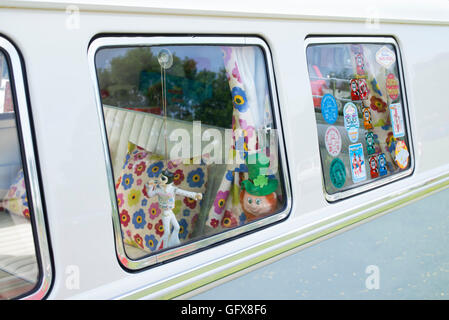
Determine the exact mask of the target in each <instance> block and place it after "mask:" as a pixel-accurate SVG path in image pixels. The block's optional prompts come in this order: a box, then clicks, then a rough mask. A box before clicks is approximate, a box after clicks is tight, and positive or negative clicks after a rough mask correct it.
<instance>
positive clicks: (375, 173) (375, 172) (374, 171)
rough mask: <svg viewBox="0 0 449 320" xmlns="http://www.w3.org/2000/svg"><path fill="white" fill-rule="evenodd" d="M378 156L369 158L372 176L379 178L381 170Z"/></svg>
mask: <svg viewBox="0 0 449 320" xmlns="http://www.w3.org/2000/svg"><path fill="white" fill-rule="evenodd" d="M376 158H377V157H376V156H372V157H371V158H369V168H370V174H371V178H372V179H374V178H377V177H378V176H379V170H378V169H377V159H376Z"/></svg>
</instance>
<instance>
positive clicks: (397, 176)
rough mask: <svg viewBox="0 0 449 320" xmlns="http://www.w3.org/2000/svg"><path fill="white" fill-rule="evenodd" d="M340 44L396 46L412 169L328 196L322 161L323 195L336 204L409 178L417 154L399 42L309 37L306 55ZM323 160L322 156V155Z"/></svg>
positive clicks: (392, 39)
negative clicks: (315, 46) (315, 48)
mask: <svg viewBox="0 0 449 320" xmlns="http://www.w3.org/2000/svg"><path fill="white" fill-rule="evenodd" d="M339 43H354V44H358V43H362V44H363V43H374V44H385V43H386V44H391V45H393V46H394V48H395V50H396V56H397V63H398V70H399V83H400V86H401V98H402V101H401V103H402V105H403V110H404V115H405V126H406V128H407V130H406V131H407V140H408V143H409V149H410V150H409V151H410V168H408V169H407V170H405V171H402V172H399V173H396V174H394V175H392V176H388V177H386V178H383V179H380V180H377V181H373V182H368V183H366V184H364V185H361V186H355V187H353V188H351V189H349V190H346V191H341V192H337V193H334V194H328V193H327V190H326V187H325V184H324V176H323V168H322V161H320V167H321V180H322V186H323V193H324V196H325V198H326V200H327V201H329V202H334V201H337V200H342V199H345V198H348V197H351V196H354V195H357V194H360V193H363V192H366V191H369V190H372V189H374V188H377V187H380V186H383V185H386V184H388V183H391V182H393V181H396V180H398V179H401V178H403V177H406V176H409V175H411V174H412V172H413V171H414V169H415V153H414V149H413V139H412V137H411V125H410V119H409V108H408V102H407V95H406V91H405V78H404V75H403V70H402V59H401V51H400V50H399V46H398V44H397V42H396V41H395V40H394V38H392V37H377V36H376V37H366V36H353V37H337V36H333V37H332V36H326V37H313V36H311V37H309V38H306V39H305V41H304V55H305V57H306V59H307V47H308V46H309V45H313V44H339ZM320 158H321V155H320Z"/></svg>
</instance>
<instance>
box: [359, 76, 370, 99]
mask: <svg viewBox="0 0 449 320" xmlns="http://www.w3.org/2000/svg"><path fill="white" fill-rule="evenodd" d="M367 95H368V86H367V84H366V80H365V79H359V96H360V99H362V100H364V99H365V98H366V96H367Z"/></svg>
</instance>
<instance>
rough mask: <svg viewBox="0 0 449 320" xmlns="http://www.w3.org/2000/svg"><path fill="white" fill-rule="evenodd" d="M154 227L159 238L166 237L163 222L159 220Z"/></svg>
mask: <svg viewBox="0 0 449 320" xmlns="http://www.w3.org/2000/svg"><path fill="white" fill-rule="evenodd" d="M154 227H155V229H156V234H157V235H158V236H159V237H162V236H163V235H164V224H163V223H162V220H159V221H158V222H157V223H156V225H155V226H154Z"/></svg>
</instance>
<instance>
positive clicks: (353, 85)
mask: <svg viewBox="0 0 449 320" xmlns="http://www.w3.org/2000/svg"><path fill="white" fill-rule="evenodd" d="M349 88H350V90H351V100H352V101H354V100H360V92H359V83H358V81H357V79H351V81H349Z"/></svg>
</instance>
